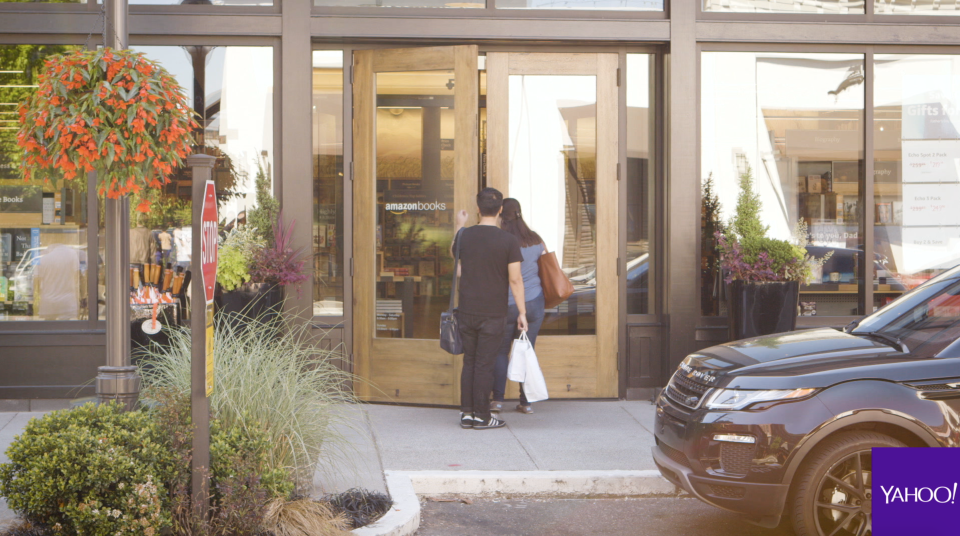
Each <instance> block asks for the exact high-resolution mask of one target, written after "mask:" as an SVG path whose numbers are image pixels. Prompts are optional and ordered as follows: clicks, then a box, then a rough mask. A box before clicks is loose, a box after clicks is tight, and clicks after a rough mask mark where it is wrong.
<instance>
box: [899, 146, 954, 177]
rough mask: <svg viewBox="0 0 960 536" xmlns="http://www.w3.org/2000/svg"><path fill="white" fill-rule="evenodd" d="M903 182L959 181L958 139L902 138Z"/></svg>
mask: <svg viewBox="0 0 960 536" xmlns="http://www.w3.org/2000/svg"><path fill="white" fill-rule="evenodd" d="M901 154H902V156H903V182H904V183H910V182H936V183H943V182H953V183H957V182H960V140H903V145H902V148H901Z"/></svg>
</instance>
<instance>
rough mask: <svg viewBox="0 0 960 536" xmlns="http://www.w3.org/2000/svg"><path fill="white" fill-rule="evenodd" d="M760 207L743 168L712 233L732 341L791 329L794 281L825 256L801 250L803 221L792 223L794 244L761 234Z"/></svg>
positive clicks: (794, 309)
mask: <svg viewBox="0 0 960 536" xmlns="http://www.w3.org/2000/svg"><path fill="white" fill-rule="evenodd" d="M761 209H762V204H761V201H760V196H759V195H758V194H757V193H756V191H754V188H753V173H752V170H751V169H750V167H749V166H747V169H746V171H745V172H744V173H742V174H741V175H740V194H739V196H738V198H737V209H736V212H735V214H734V217H733V218H732V219H731V221H730V223H729V224H728V225H727V226H726V229H725V230H724V231H717V232H716V233H715V236H716V239H717V250H718V251H719V253H720V267H721V270H722V271H723V274H724V282H725V283H726V284H727V293H726V294H727V318H728V320H729V325H730V337H731V339H733V340H737V339H745V338H748V337H755V336H758V335H768V334H771V333H782V332H786V331H793V330H794V329H795V328H796V326H797V307H798V306H799V301H800V283H802V282H806V281H807V280H809V279H810V277H811V274H812V270H813V267H814V266H817V265H821V266H822V265H823V263H824V262H825V261H826V260H827V259H828V258H829V257H830V254H827V255H826V256H824V257H821V258H819V259H818V258H815V257H813V256H811V255H809V254H808V253H807V250H806V245H807V227H806V224H805V223H804V221H803V220H800V221H799V223H798V224H797V228H796V233H795V236H797V237H799V238H798V240H797V242H791V241H789V240H781V239H776V238H771V237H769V236H767V231H768V229H769V227H768V226H765V225H763V223H761V221H760V211H761Z"/></svg>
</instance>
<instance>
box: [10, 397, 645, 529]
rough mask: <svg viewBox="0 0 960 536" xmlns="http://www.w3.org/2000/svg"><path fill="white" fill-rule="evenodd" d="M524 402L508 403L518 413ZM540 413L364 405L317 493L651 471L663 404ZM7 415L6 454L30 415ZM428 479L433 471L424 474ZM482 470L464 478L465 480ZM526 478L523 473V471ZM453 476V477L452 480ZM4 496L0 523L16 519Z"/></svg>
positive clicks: (353, 411) (548, 406) (354, 410)
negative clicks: (408, 478)
mask: <svg viewBox="0 0 960 536" xmlns="http://www.w3.org/2000/svg"><path fill="white" fill-rule="evenodd" d="M515 405H516V402H509V401H508V402H507V403H506V404H505V407H506V408H509V409H512V408H513V407H514V406H515ZM534 409H535V413H534V414H532V415H523V414H520V413H516V412H514V411H504V412H503V413H502V414H501V418H502V419H503V420H505V421H506V422H507V426H506V427H505V428H501V429H497V430H464V429H461V428H460V425H459V412H458V411H457V410H455V409H436V408H421V407H403V406H388V405H378V404H363V405H359V406H354V407H350V408H347V409H346V411H347V412H348V413H347V420H348V424H347V425H346V426H345V427H344V428H343V429H342V430H341V431H340V432H341V433H342V434H343V435H344V437H345V438H346V440H347V441H348V442H349V444H350V445H352V446H353V447H354V448H355V449H356V450H355V451H354V452H351V453H349V455H348V456H349V459H350V461H349V462H347V463H346V464H344V462H342V461H335V462H331V464H335V465H336V467H331V466H326V467H321V468H320V470H319V471H318V472H317V475H316V477H315V479H314V483H315V484H316V488H317V494H318V495H322V494H325V493H334V492H338V491H344V490H346V489H349V488H353V487H360V488H364V489H368V490H377V491H386V484H385V479H384V474H385V473H386V472H387V471H391V472H397V471H425V472H426V471H471V472H475V471H489V472H503V471H524V472H542V471H581V472H582V471H593V472H596V473H597V474H605V473H603V472H606V471H650V470H655V469H656V466H655V465H654V463H653V458H652V456H651V454H650V448H651V447H652V446H653V444H654V440H653V432H652V430H653V419H654V412H655V407H654V406H653V405H652V404H651V403H650V402H646V401H630V402H628V401H574V400H571V401H565V400H548V401H545V402H540V403H536V404H534ZM40 415H43V413H39V412H38V413H0V462H3V461H6V457H5V455H4V454H2V452H4V451H6V448H7V446H9V444H10V442H12V441H13V438H14V436H16V435H17V434H20V433H21V432H22V431H23V429H24V427H25V426H26V424H27V422H28V421H29V420H30V418H32V417H35V416H40ZM424 474H427V473H424ZM468 474H475V473H463V475H468ZM517 474H520V473H517ZM451 476H453V475H451ZM12 515H13V514H12V513H11V512H10V511H9V510H8V509H7V508H6V506H5V504H4V503H3V500H2V499H0V521H2V520H4V519H9V518H11V517H12Z"/></svg>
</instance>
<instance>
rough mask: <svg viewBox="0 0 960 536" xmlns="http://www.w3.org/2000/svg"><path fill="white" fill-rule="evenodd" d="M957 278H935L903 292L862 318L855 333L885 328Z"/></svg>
mask: <svg viewBox="0 0 960 536" xmlns="http://www.w3.org/2000/svg"><path fill="white" fill-rule="evenodd" d="M957 281H958V280H957V279H952V280H947V279H940V278H934V279H931V280H930V281H927V282H926V283H924V284H922V285H920V286H919V287H916V288H913V289H911V290H909V291H907V292H905V293H903V294H902V295H901V296H900V297H899V298H897V299H896V300H894V301H892V302H890V303H889V304H887V305H885V306H884V307H883V308H881V309H880V310H879V311H877V312H875V313H873V314H872V315H870V316H867V317H865V318H864V319H862V320H861V321H860V322H859V323H858V324H857V327H855V328H854V329H853V331H852V333H853V334H858V333H870V332H874V331H878V330H881V329H884V328H885V327H886V326H888V325H890V324H892V323H893V322H895V321H896V319H898V318H900V317H902V316H903V315H906V314H907V313H909V312H911V311H913V310H914V309H915V308H916V307H918V306H920V305H922V304H924V303H926V302H927V300H929V299H931V298H932V297H934V296H937V295H939V294H941V293H942V292H944V289H946V288H949V287H950V286H952V285H955V284H956V283H957Z"/></svg>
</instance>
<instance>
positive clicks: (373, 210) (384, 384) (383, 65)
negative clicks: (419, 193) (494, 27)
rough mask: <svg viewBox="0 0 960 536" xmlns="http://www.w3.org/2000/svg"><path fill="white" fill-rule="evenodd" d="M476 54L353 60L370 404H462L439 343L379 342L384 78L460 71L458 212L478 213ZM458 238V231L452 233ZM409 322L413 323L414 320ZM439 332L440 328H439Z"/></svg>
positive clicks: (364, 387) (359, 340)
mask: <svg viewBox="0 0 960 536" xmlns="http://www.w3.org/2000/svg"><path fill="white" fill-rule="evenodd" d="M477 56H478V52H477V47H476V46H475V45H467V46H447V47H424V48H415V49H379V50H363V51H356V52H355V53H354V86H353V87H354V125H353V126H354V140H355V141H354V173H355V175H354V181H353V187H354V199H355V207H356V208H355V211H354V236H355V242H354V288H355V290H354V299H355V307H354V326H355V328H354V360H355V362H356V372H357V374H358V376H360V377H361V378H362V379H363V380H364V381H361V382H358V387H357V394H358V396H360V397H361V398H362V399H364V400H377V401H389V402H407V403H418V404H442V405H459V403H460V400H459V398H460V388H459V373H460V367H461V364H460V360H461V358H460V357H455V356H451V355H449V354H447V353H446V352H444V351H443V350H441V349H440V343H439V341H438V340H436V339H378V338H376V331H375V330H376V328H375V318H376V311H375V307H376V299H377V292H376V281H377V276H378V270H377V268H376V266H375V265H376V255H377V250H376V248H377V245H376V228H377V210H378V209H377V187H376V169H377V152H376V143H377V139H376V135H377V134H376V133H377V126H376V117H377V86H376V84H377V78H376V77H377V73H381V72H384V73H385V72H406V71H433V70H453V71H454V77H455V80H456V91H455V94H454V109H455V112H454V113H455V114H456V115H455V120H454V125H455V126H454V128H455V131H456V133H455V139H456V144H455V148H454V151H455V156H454V197H453V206H452V207H451V209H452V210H453V211H454V212H456V211H459V210H461V209H467V210H468V211H469V212H471V213H472V212H474V211H472V210H470V209H471V207H472V204H473V199H474V196H475V195H476V191H477V170H478V169H479V147H478V139H477V136H478V134H477V132H478V128H477V115H478V110H479V108H478V106H479V104H478V100H479V87H478V86H479V72H478V70H477ZM450 231H451V234H452V232H453V229H452V228H451V229H450ZM409 321H414V319H413V318H410V319H409ZM435 329H437V331H439V324H438V325H437V326H436V328H435Z"/></svg>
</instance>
